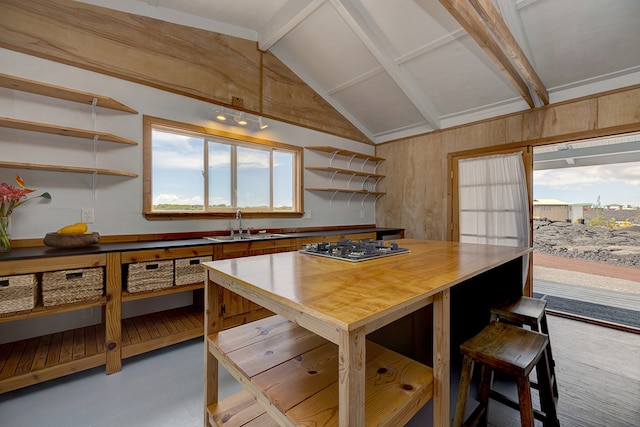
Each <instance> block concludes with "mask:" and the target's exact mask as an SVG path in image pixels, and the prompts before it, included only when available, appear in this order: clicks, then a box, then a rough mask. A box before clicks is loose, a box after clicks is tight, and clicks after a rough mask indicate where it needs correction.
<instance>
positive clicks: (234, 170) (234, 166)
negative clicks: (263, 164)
mask: <svg viewBox="0 0 640 427" xmlns="http://www.w3.org/2000/svg"><path fill="white" fill-rule="evenodd" d="M237 148H238V147H237V146H236V145H235V144H232V145H231V180H230V181H231V207H233V208H236V207H238V153H237Z"/></svg>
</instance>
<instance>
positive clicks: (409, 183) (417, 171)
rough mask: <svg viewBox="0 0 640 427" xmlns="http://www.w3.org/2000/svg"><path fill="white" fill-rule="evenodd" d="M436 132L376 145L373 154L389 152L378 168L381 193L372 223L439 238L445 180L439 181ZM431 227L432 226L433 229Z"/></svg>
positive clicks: (413, 235)
mask: <svg viewBox="0 0 640 427" xmlns="http://www.w3.org/2000/svg"><path fill="white" fill-rule="evenodd" d="M440 135H441V134H440V133H435V134H432V135H430V136H425V137H422V138H414V139H408V140H405V141H401V142H398V143H394V144H382V145H379V146H377V147H376V156H380V157H384V158H385V159H386V158H387V156H390V158H392V159H393V160H392V161H391V162H389V161H385V162H383V163H381V164H380V166H379V170H378V172H379V173H381V174H383V175H386V178H385V179H384V180H383V181H381V186H382V187H381V191H384V192H386V194H385V196H384V197H382V198H380V200H378V202H377V205H376V224H378V226H380V227H397V226H399V225H400V224H401V225H402V228H404V229H405V237H407V238H416V239H425V238H427V239H436V240H439V239H441V231H440V230H438V229H437V228H438V227H441V228H442V229H444V224H443V223H442V217H443V213H442V209H443V208H444V206H445V205H444V191H445V188H446V185H445V183H444V182H443V181H442V179H443V177H442V175H441V173H440V172H441V170H442V166H441V165H440V162H441V161H442V143H441V137H440ZM434 228H435V230H434Z"/></svg>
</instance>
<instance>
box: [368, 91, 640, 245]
mask: <svg viewBox="0 0 640 427" xmlns="http://www.w3.org/2000/svg"><path fill="white" fill-rule="evenodd" d="M638 131H640V86H631V87H628V88H623V89H618V90H615V91H609V92H606V93H602V94H596V95H592V96H588V97H584V98H580V99H577V100H573V101H566V102H563V103H559V104H554V105H550V106H546V107H541V108H539V109H535V110H527V111H525V112H519V113H514V114H510V115H507V116H502V117H496V118H494V119H488V120H484V121H481V122H475V123H470V124H468V125H462V126H458V127H455V128H450V129H445V130H441V131H437V132H433V133H430V134H424V135H420V136H417V137H412V138H407V139H403V140H396V141H390V142H386V143H384V144H380V145H377V146H376V154H377V155H380V156H382V157H384V158H385V159H386V161H385V163H384V164H383V167H384V168H383V170H384V172H381V173H385V175H387V178H386V179H385V181H384V185H385V186H387V187H386V189H385V190H386V192H387V194H386V195H385V197H382V198H380V200H379V201H378V204H377V206H376V218H377V224H378V225H379V226H394V227H399V226H402V227H404V228H406V235H407V237H415V238H421V237H425V236H423V235H422V234H424V235H426V236H430V238H436V239H441V240H448V239H450V230H449V228H450V227H447V228H446V229H444V227H445V225H446V224H447V222H448V221H447V219H448V218H451V207H452V205H453V204H455V203H454V202H455V201H453V200H452V195H451V186H452V185H453V184H452V183H450V182H448V180H450V179H451V178H450V177H449V176H448V174H449V171H450V170H451V167H450V166H449V164H448V161H447V157H448V156H450V155H451V154H452V153H455V154H457V155H460V154H467V155H468V154H470V153H461V152H465V151H469V152H473V151H474V150H475V151H476V152H477V153H480V152H481V153H482V154H483V155H489V154H491V153H493V152H498V151H501V150H507V149H517V148H522V147H527V146H531V147H534V146H538V145H544V144H552V143H558V142H565V141H574V140H579V139H588V138H596V137H603V136H612V135H617V134H624V133H629V132H638ZM434 135H440V138H441V144H440V145H439V146H438V149H435V148H434V146H433V145H427V144H428V143H429V142H430V141H433V139H432V138H433V136H434ZM411 144H417V145H424V146H425V147H429V148H428V150H429V156H440V159H439V160H440V161H432V162H430V168H432V169H431V170H430V171H429V175H439V176H440V177H441V178H440V179H439V183H438V184H440V185H441V189H442V190H441V191H443V192H445V194H444V196H443V197H440V195H439V194H438V193H437V192H436V191H434V190H432V189H430V190H429V192H428V194H427V195H426V196H425V197H427V199H426V200H425V201H424V205H425V206H435V205H439V204H441V205H442V206H439V207H438V211H439V212H440V213H441V216H440V220H439V221H433V220H432V219H431V218H425V217H421V216H423V214H424V211H422V210H420V209H415V207H414V206H413V205H412V204H411V203H408V204H407V203H406V200H404V198H405V195H406V193H404V192H403V191H404V187H405V186H416V185H419V182H418V183H410V184H408V183H405V181H407V182H410V181H412V180H415V179H416V174H415V169H414V167H413V166H412V165H411V163H412V162H417V163H419V161H417V160H414V159H412V158H410V156H409V155H408V154H407V152H406V150H407V149H406V146H407V145H411ZM423 169H424V165H423ZM391 171H393V172H391ZM418 179H419V178H418ZM438 184H436V183H435V182H434V185H438ZM394 194H396V195H398V194H400V195H402V196H400V197H397V196H394ZM388 221H392V222H388ZM419 229H423V230H424V232H421V235H418V234H413V233H416V230H419ZM431 236H433V237H431Z"/></svg>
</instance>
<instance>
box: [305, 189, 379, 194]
mask: <svg viewBox="0 0 640 427" xmlns="http://www.w3.org/2000/svg"><path fill="white" fill-rule="evenodd" d="M305 190H307V191H327V192H330V193H356V194H373V195H376V196H381V195H383V194H385V193H383V192H381V191H367V190H349V189H348V188H328V187H324V188H305Z"/></svg>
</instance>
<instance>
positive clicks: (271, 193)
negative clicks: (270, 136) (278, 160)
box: [269, 149, 274, 210]
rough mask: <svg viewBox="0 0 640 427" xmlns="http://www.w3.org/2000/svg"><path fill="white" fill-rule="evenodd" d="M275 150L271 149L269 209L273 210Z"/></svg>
mask: <svg viewBox="0 0 640 427" xmlns="http://www.w3.org/2000/svg"><path fill="white" fill-rule="evenodd" d="M273 152H274V150H273V149H271V150H269V153H270V156H269V209H270V210H273V166H274V164H273Z"/></svg>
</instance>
